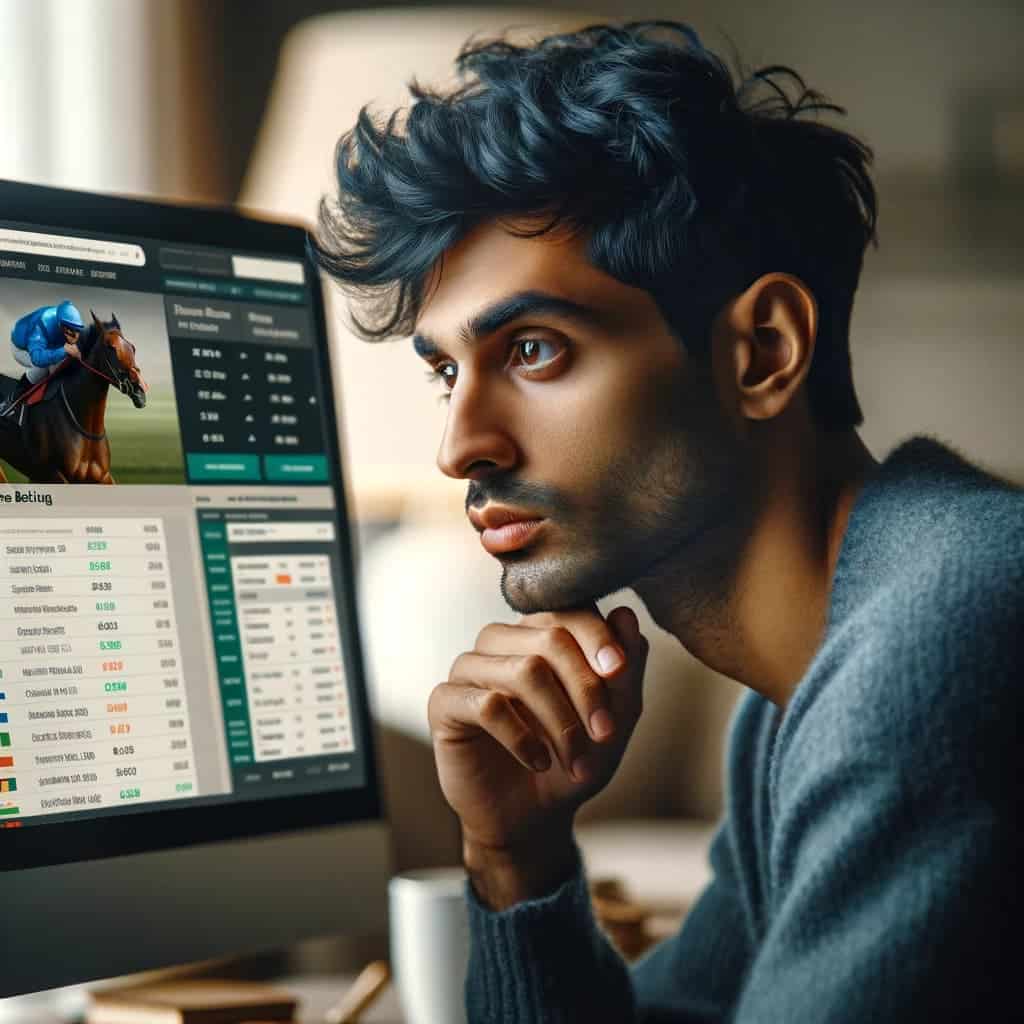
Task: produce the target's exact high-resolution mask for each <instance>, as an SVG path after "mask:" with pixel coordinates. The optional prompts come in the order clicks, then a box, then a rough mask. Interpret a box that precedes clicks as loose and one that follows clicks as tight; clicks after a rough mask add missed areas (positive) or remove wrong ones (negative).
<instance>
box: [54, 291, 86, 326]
mask: <svg viewBox="0 0 1024 1024" xmlns="http://www.w3.org/2000/svg"><path fill="white" fill-rule="evenodd" d="M57 323H58V324H59V325H60V326H61V327H70V328H72V329H73V330H76V331H82V330H84V329H85V324H84V323H83V322H82V314H81V313H79V312H78V308H77V307H76V306H75V304H74V303H73V302H70V301H69V300H68V299H65V300H64V301H63V302H62V303H61V304H60V305H59V306H58V307H57Z"/></svg>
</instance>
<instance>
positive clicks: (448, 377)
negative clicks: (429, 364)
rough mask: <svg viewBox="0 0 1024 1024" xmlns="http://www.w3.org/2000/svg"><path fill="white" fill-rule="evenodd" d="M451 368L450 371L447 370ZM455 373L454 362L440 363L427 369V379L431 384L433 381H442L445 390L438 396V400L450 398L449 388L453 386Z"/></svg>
mask: <svg viewBox="0 0 1024 1024" xmlns="http://www.w3.org/2000/svg"><path fill="white" fill-rule="evenodd" d="M449 370H451V371H452V372H451V373H448V371H449ZM455 373H456V367H455V364H454V363H440V364H438V366H437V367H435V368H434V369H433V370H427V380H428V381H430V382H431V383H432V384H433V383H434V382H435V381H439V380H440V381H444V386H445V388H446V389H447V390H445V391H443V392H442V393H441V394H440V395H439V396H438V399H437V400H438V401H439V402H447V401H448V399H449V398H451V397H452V396H451V389H452V388H453V387H454V386H455Z"/></svg>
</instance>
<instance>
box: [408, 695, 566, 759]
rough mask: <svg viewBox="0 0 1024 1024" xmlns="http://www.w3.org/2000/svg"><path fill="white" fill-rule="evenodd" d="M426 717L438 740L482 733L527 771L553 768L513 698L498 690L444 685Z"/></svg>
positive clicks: (542, 743) (545, 748)
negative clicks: (479, 731)
mask: <svg viewBox="0 0 1024 1024" xmlns="http://www.w3.org/2000/svg"><path fill="white" fill-rule="evenodd" d="M427 715H428V718H429V719H430V731H431V733H432V734H433V736H434V738H435V739H440V740H445V739H449V740H458V739H463V738H464V737H465V734H466V731H467V729H470V730H477V729H480V730H483V731H484V732H486V733H488V734H489V735H490V736H492V737H493V738H494V739H495V740H496V741H497V742H498V743H500V744H501V745H502V746H503V747H504V748H505V749H506V750H507V751H508V752H509V753H510V754H511V755H512V756H513V757H514V758H515V759H516V760H517V761H519V762H520V763H521V764H522V765H523V766H524V767H525V768H528V769H530V770H531V771H537V772H543V771H547V769H548V768H550V767H551V756H550V754H549V753H548V749H547V747H546V746H545V745H544V742H543V741H542V740H541V738H540V737H539V736H538V735H537V734H536V732H534V730H533V729H531V728H530V727H529V726H528V725H527V724H526V722H524V721H523V718H522V717H521V716H520V714H519V712H518V711H517V710H516V708H515V704H514V701H513V698H512V697H510V696H509V695H508V694H506V693H502V692H501V691H499V690H487V689H483V688H482V687H479V686H473V685H471V684H469V683H453V682H450V681H449V682H447V683H441V684H440V685H439V686H435V687H434V690H433V692H432V693H431V694H430V702H429V705H428V708H427Z"/></svg>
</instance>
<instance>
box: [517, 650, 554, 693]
mask: <svg viewBox="0 0 1024 1024" xmlns="http://www.w3.org/2000/svg"><path fill="white" fill-rule="evenodd" d="M515 674H516V678H517V679H518V680H519V682H520V683H522V684H523V685H525V686H527V687H530V688H531V689H533V688H536V687H537V686H538V685H539V684H541V683H546V682H547V681H548V676H549V668H548V663H547V662H546V661H545V660H544V658H542V657H541V656H540V655H539V654H526V655H524V656H523V657H522V658H520V659H519V662H518V664H517V665H516V669H515Z"/></svg>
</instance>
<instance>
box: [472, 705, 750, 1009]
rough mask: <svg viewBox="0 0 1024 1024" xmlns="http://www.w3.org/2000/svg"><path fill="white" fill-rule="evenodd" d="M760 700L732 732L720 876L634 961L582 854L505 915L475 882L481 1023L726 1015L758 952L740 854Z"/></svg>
mask: <svg viewBox="0 0 1024 1024" xmlns="http://www.w3.org/2000/svg"><path fill="white" fill-rule="evenodd" d="M758 707H759V703H758V702H757V701H753V700H747V701H743V702H741V704H740V707H739V708H738V709H737V713H736V715H735V716H734V718H733V720H732V723H731V727H730V738H729V743H728V748H729V751H730V757H729V759H728V760H729V766H728V768H727V771H728V773H729V776H730V783H729V787H728V788H729V789H730V791H731V797H730V800H729V809H728V811H727V813H726V815H725V817H724V818H723V820H722V822H721V824H720V825H719V828H718V830H717V831H716V833H715V835H714V838H713V839H712V842H711V848H710V852H709V861H710V867H711V871H712V880H711V882H710V883H709V884H708V885H707V886H706V887H705V889H704V891H703V892H702V893H701V895H700V897H699V899H698V900H697V901H696V903H695V904H694V905H693V907H692V908H691V909H690V911H689V913H688V914H687V915H686V919H685V921H684V922H683V925H682V928H681V929H680V930H679V931H678V932H677V933H676V934H675V935H673V936H671V937H670V938H668V939H665V940H664V941H662V942H660V943H659V944H658V945H657V946H656V947H655V948H654V949H653V950H652V951H650V952H649V953H648V954H647V955H646V956H644V957H643V958H641V959H640V960H639V961H637V962H636V963H635V964H633V965H631V966H627V965H626V964H625V962H624V961H623V960H622V958H621V957H620V956H619V954H618V953H617V952H616V951H615V950H614V949H613V948H612V947H611V945H610V944H609V943H608V941H607V939H606V938H605V937H604V935H603V934H602V933H601V932H600V930H599V929H598V927H597V924H596V922H595V921H594V917H593V913H592V910H591V905H590V894H589V890H588V888H587V883H586V876H585V874H584V870H583V864H582V860H581V859H580V858H579V851H578V850H577V869H576V872H575V874H574V875H573V877H572V878H570V879H569V880H568V881H567V882H565V883H564V884H563V885H562V886H561V887H560V888H559V889H557V890H555V891H554V892H553V893H551V894H550V895H549V896H546V897H544V898H542V899H538V900H530V901H527V902H525V903H521V904H519V905H517V906H515V907H511V908H509V909H508V910H504V911H501V912H494V911H491V910H488V909H487V908H485V907H484V906H482V905H481V904H480V902H479V901H478V900H477V899H476V896H475V894H474V892H473V889H472V886H468V885H467V890H468V891H467V898H468V901H469V920H470V942H471V945H470V960H469V972H468V976H467V981H466V1005H467V1009H468V1018H469V1024H570V1022H572V1024H579V1022H580V1021H587V1022H588V1024H604V1022H606V1021H607V1022H609V1024H613V1022H614V1024H631V1022H635V1024H706V1022H712V1021H725V1020H727V1019H728V1017H729V1013H730V1011H731V1008H732V1006H733V1005H734V1004H735V1001H736V998H737V995H738V993H739V991H740V986H741V984H742V981H743V977H744V974H745V972H746V969H747V966H748V965H749V963H750V958H751V955H752V932H751V921H750V917H751V909H750V907H749V905H748V904H749V901H748V900H747V899H746V898H745V896H744V887H745V880H746V879H745V876H746V874H747V873H749V870H750V868H749V865H748V866H747V867H746V869H744V867H743V864H742V861H741V860H740V858H739V856H738V850H739V849H740V848H741V847H743V846H744V844H745V842H748V841H749V840H745V839H744V838H743V836H742V835H741V832H742V825H741V824H740V822H741V821H742V820H744V819H745V813H744V808H745V806H746V803H747V801H748V799H749V798H748V795H747V789H748V788H749V785H750V782H749V780H748V778H747V776H748V774H749V773H750V771H752V761H750V760H749V759H750V758H751V757H752V756H753V743H754V741H755V734H756V732H757V731H758V729H759V728H760V725H759V723H760V721H761V716H760V712H759V711H758Z"/></svg>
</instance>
